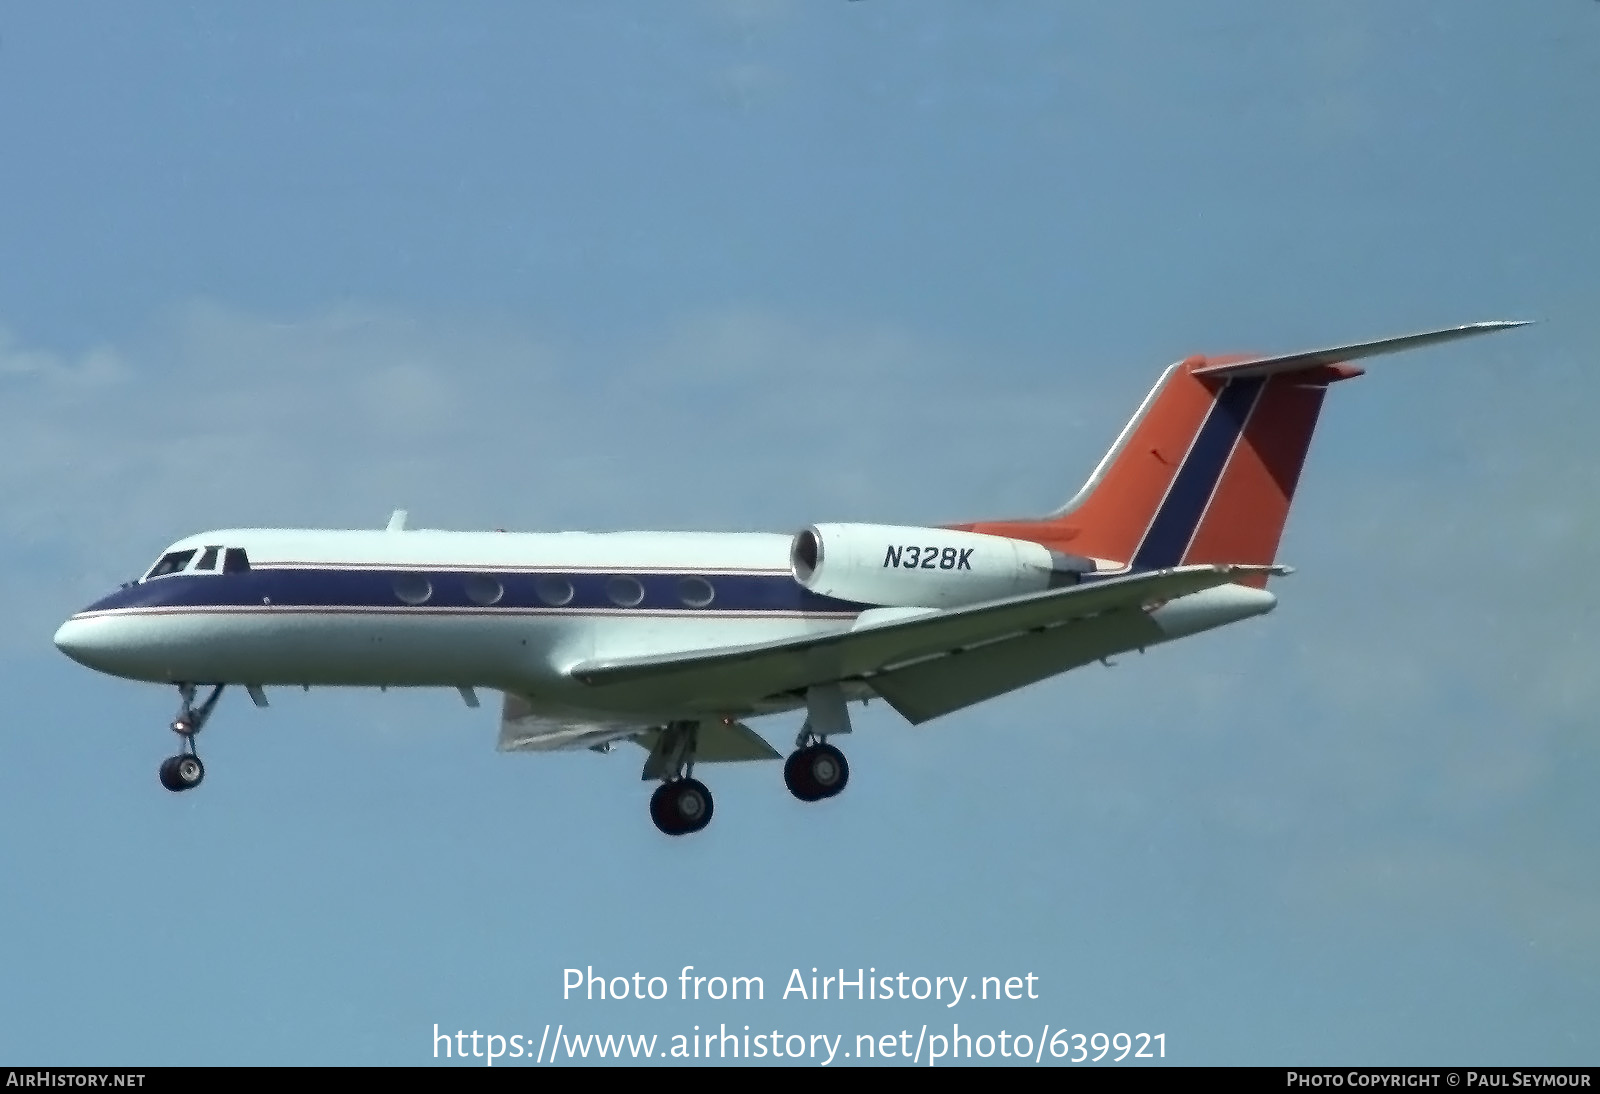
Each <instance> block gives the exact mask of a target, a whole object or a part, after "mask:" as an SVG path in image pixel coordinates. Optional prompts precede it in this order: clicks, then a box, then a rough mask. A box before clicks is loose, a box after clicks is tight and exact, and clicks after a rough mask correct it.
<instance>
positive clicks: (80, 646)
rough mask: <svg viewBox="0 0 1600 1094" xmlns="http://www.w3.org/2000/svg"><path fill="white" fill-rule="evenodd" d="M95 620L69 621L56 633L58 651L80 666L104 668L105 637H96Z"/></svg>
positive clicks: (101, 635)
mask: <svg viewBox="0 0 1600 1094" xmlns="http://www.w3.org/2000/svg"><path fill="white" fill-rule="evenodd" d="M95 622H96V621H95V620H93V619H69V620H67V621H66V622H65V623H63V624H61V629H60V630H58V631H56V649H58V650H60V651H61V652H62V653H64V654H66V655H67V656H68V657H70V658H72V659H73V660H74V661H76V662H77V663H78V664H80V665H87V666H88V667H89V668H91V669H98V668H101V667H102V664H103V662H104V660H105V654H106V652H107V651H106V650H105V649H104V648H103V647H104V646H105V641H104V635H103V634H100V635H96V633H95V631H96V628H95Z"/></svg>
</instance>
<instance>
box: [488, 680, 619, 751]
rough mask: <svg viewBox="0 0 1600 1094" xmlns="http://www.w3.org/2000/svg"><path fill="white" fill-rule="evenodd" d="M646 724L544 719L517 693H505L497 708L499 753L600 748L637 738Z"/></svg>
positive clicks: (497, 748)
mask: <svg viewBox="0 0 1600 1094" xmlns="http://www.w3.org/2000/svg"><path fill="white" fill-rule="evenodd" d="M649 728H650V727H649V726H647V725H642V724H637V725H635V724H619V723H611V722H585V721H580V720H574V719H567V718H548V717H545V716H543V715H540V714H536V713H534V711H533V708H532V707H531V706H530V705H529V704H528V701H527V700H526V699H524V698H523V697H522V696H520V695H514V694H512V693H510V692H507V693H506V696H505V702H504V703H503V704H501V707H500V738H499V740H498V742H497V743H496V745H495V748H496V750H497V751H500V752H572V751H577V750H578V749H580V748H588V749H594V750H597V751H604V750H605V748H606V746H608V745H610V744H611V743H612V742H613V741H621V740H627V739H629V738H632V737H637V736H638V735H639V734H641V733H644V732H645V731H647V730H648V729H649Z"/></svg>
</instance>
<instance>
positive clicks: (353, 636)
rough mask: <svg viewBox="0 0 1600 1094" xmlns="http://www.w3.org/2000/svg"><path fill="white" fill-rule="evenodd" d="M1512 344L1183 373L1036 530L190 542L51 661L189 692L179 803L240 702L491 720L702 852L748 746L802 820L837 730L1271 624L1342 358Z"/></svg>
mask: <svg viewBox="0 0 1600 1094" xmlns="http://www.w3.org/2000/svg"><path fill="white" fill-rule="evenodd" d="M1521 325H1522V324H1520V323H1509V322H1491V323H1478V324H1473V325H1471V326H1466V327H1456V328H1451V329H1447V330H1439V331H1431V332H1427V333H1423V334H1414V335H1408V336H1404V337H1399V338H1389V339H1384V340H1381V341H1377V342H1367V343H1362V344H1357V345H1350V346H1341V347H1337V348H1333V349H1327V350H1318V351H1312V352H1308V353H1296V354H1289V355H1284V356H1273V357H1247V358H1240V357H1224V358H1216V357H1211V358H1207V357H1191V358H1189V359H1187V360H1184V361H1180V362H1178V363H1177V364H1174V365H1172V366H1171V367H1169V368H1168V369H1167V370H1166V371H1165V372H1164V373H1163V374H1162V376H1161V378H1160V379H1159V381H1158V382H1157V383H1156V386H1155V387H1154V389H1153V390H1152V391H1151V392H1150V394H1149V395H1148V396H1147V397H1146V398H1145V400H1144V402H1143V403H1142V404H1141V405H1140V406H1139V408H1138V410H1137V412H1136V413H1135V414H1134V416H1133V418H1132V420H1131V421H1129V422H1128V424H1127V426H1126V427H1125V428H1124V429H1123V430H1122V433H1121V435H1120V436H1119V437H1118V438H1117V440H1116V443H1115V444H1114V445H1113V446H1112V447H1111V450H1110V451H1109V452H1107V453H1106V455H1105V458H1104V459H1102V460H1101V461H1100V464H1099V466H1098V467H1096V468H1095V470H1094V472H1093V474H1092V475H1090V477H1089V480H1088V482H1087V483H1086V484H1085V485H1084V487H1083V489H1082V490H1080V491H1079V493H1078V495H1077V496H1076V497H1075V498H1073V499H1072V501H1070V502H1069V503H1068V504H1067V505H1066V506H1065V507H1063V508H1062V509H1061V510H1059V511H1058V512H1056V513H1054V514H1052V515H1050V516H1047V517H1043V518H1039V519H1031V520H1004V521H985V522H978V523H972V524H961V525H949V526H943V527H893V526H885V525H874V524H817V525H813V526H812V527H809V528H806V529H804V530H802V531H800V532H799V533H798V534H795V535H768V534H701V533H684V532H607V533H574V532H561V533H552V534H513V533H504V532H447V531H432V530H412V529H408V528H407V527H406V520H405V515H404V513H403V512H397V513H396V514H395V516H394V518H393V519H392V520H391V521H390V523H389V526H388V527H387V528H386V529H382V530H378V529H374V530H370V531H322V530H280V529H240V530H229V531H219V532H205V533H202V534H200V535H196V536H189V537H187V538H185V539H181V540H179V541H178V542H176V543H174V544H173V545H172V546H170V547H168V548H167V549H166V550H165V551H163V552H162V553H161V556H160V558H159V559H157V560H156V562H155V564H154V565H153V566H151V567H150V568H149V570H148V571H147V572H146V573H145V574H144V576H143V577H141V578H139V580H137V581H134V582H130V583H128V584H126V585H124V586H123V587H122V588H120V589H118V590H117V591H115V592H113V593H111V594H110V595H109V596H107V597H105V598H104V599H102V600H99V601H98V602H96V603H94V604H92V605H90V606H89V607H88V608H85V609H84V610H83V611H81V612H79V613H78V614H76V615H74V616H73V617H72V618H71V619H69V620H68V621H67V622H66V623H65V624H63V625H62V627H61V629H60V630H59V631H58V632H57V633H56V636H55V643H56V645H57V646H58V647H59V648H60V649H61V650H62V651H63V652H64V653H66V654H67V655H68V656H69V657H71V658H73V659H74V660H76V661H79V662H81V663H82V664H84V665H87V666H89V667H90V668H93V669H98V670H99V671H101V672H105V673H110V674H113V675H116V676H120V677H125V678H128V679H133V680H142V681H150V682H155V683H163V684H168V685H176V686H177V689H178V694H179V696H180V700H181V705H180V707H179V709H178V713H177V716H176V717H175V718H174V719H173V722H172V729H173V730H174V731H175V732H176V733H177V734H178V736H179V738H180V739H181V742H182V745H181V749H180V751H179V753H178V754H177V755H175V756H172V757H171V758H169V759H168V760H166V761H165V762H164V763H162V765H161V771H160V773H161V783H162V785H163V786H165V787H166V788H167V789H168V790H173V791H182V790H189V789H192V788H193V787H195V786H198V785H199V784H200V781H201V779H202V778H204V775H205V768H204V766H203V765H202V764H201V762H200V757H199V756H198V755H197V753H196V749H195V737H196V735H197V734H199V732H200V730H201V729H202V728H203V727H204V726H205V725H206V723H207V721H208V720H209V719H210V717H211V715H212V713H213V712H214V711H215V710H216V706H217V700H218V699H219V698H220V697H221V695H222V692H223V689H224V687H226V686H227V685H230V684H233V685H240V686H242V687H243V688H244V689H245V690H246V691H247V692H248V693H249V695H250V697H251V699H252V700H253V701H254V702H255V704H256V705H257V706H261V707H264V706H266V705H267V691H266V689H268V688H270V687H302V688H310V687H314V686H324V687H328V686H345V687H350V686H354V687H381V688H399V687H434V688H454V689H456V690H458V691H459V692H460V694H461V696H462V697H463V699H464V700H465V702H466V704H467V705H468V706H472V707H475V706H477V705H478V689H491V690H494V691H499V692H502V693H503V694H504V705H503V708H502V714H501V721H500V737H499V747H500V748H501V749H502V750H506V751H551V750H563V749H577V748H588V749H593V750H596V751H609V750H610V748H611V746H612V745H613V744H614V743H616V742H619V741H632V742H634V743H635V744H637V745H639V746H641V747H642V748H643V749H644V750H645V751H646V752H647V754H648V755H647V758H646V759H645V762H644V774H643V778H644V779H645V780H647V781H659V783H660V785H659V786H658V787H657V789H656V791H655V793H654V794H653V795H652V796H651V799H650V816H651V819H652V820H654V822H655V824H656V826H657V827H658V828H659V829H660V830H661V831H662V832H665V833H667V834H669V835H683V834H686V833H690V832H697V831H700V830H701V829H703V828H704V827H705V826H706V825H707V823H709V822H710V820H711V814H712V798H711V792H710V790H708V789H707V788H706V786H705V785H704V784H703V783H701V782H700V781H699V780H698V779H696V778H694V771H695V766H696V764H699V763H715V762H721V761H735V760H764V759H777V758H779V753H778V752H777V751H776V750H774V749H773V747H772V746H771V745H770V744H768V743H767V741H766V740H765V739H763V738H762V737H761V736H759V735H758V734H757V733H755V732H754V731H753V730H752V729H751V728H750V727H749V725H748V724H747V719H751V718H756V717H759V716H762V715H767V714H775V713H779V712H783V711H792V710H803V711H804V712H805V719H804V724H803V726H802V727H801V729H800V731H799V735H798V737H797V738H796V741H795V749H794V751H793V752H792V753H791V754H790V755H789V757H788V760H787V762H785V763H784V765H783V774H784V781H785V783H786V784H787V785H788V788H789V791H790V793H792V794H793V795H794V796H795V797H797V798H799V799H800V800H802V801H807V802H813V801H818V800H821V799H825V798H831V797H833V796H834V795H836V794H838V793H839V792H840V791H841V790H843V789H844V787H845V783H846V782H847V781H848V779H849V767H848V766H847V764H846V762H845V758H844V754H843V753H842V752H840V751H839V749H838V748H837V747H836V746H835V745H834V744H833V743H832V740H833V739H834V738H837V737H838V736H840V735H841V734H844V733H848V732H850V713H849V705H850V704H851V703H852V702H856V701H862V702H864V701H866V700H868V699H870V698H881V699H882V700H883V701H884V702H886V703H888V704H889V705H890V706H891V707H893V708H894V709H895V710H896V711H898V712H899V713H900V714H902V715H903V716H904V717H905V718H906V719H907V720H908V721H910V722H912V723H914V724H917V723H922V722H926V721H928V720H929V719H932V718H937V717H939V716H940V715H944V714H948V713H950V712H952V711H957V710H961V709H963V708H965V707H968V706H970V705H972V704H974V703H978V702H982V701H983V700H985V699H989V698H992V697H994V696H997V695H1001V694H1004V693H1006V692H1009V691H1012V690H1014V689H1016V688H1020V687H1023V686H1025V685H1028V684H1032V683H1035V682H1037V681H1040V680H1044V679H1046V678H1047V677H1050V676H1054V675H1056V674H1057V673H1061V672H1064V671H1066V670H1068V669H1071V668H1075V667H1078V666H1081V665H1087V664H1090V663H1093V662H1096V661H1102V660H1104V659H1107V658H1109V657H1111V656H1113V655H1115V654H1119V653H1125V652H1129V651H1133V650H1139V651H1143V650H1145V649H1147V648H1148V647H1150V646H1155V645H1159V644H1161V643H1163V642H1167V641H1170V640H1172V639H1174V638H1180V637H1183V636H1185V635H1191V634H1196V633H1198V632H1201V631H1207V630H1211V629H1213V628H1215V627H1220V626H1222V625H1224V624H1227V623H1233V622H1236V621H1239V620H1243V619H1247V618H1250V617H1252V616H1258V615H1261V614H1263V613H1265V612H1268V611H1271V610H1272V608H1273V607H1274V606H1275V605H1276V603H1277V600H1276V598H1275V597H1274V595H1273V594H1272V593H1270V592H1268V591H1267V589H1266V583H1267V578H1268V577H1269V576H1270V575H1277V574H1283V573H1287V572H1288V571H1287V568H1286V567H1282V566H1278V565H1276V551H1277V547H1278V541H1279V537H1280V535H1281V533H1282V530H1283V526H1284V521H1285V520H1286V519H1287V517H1288V513H1289V504H1290V502H1291V500H1292V498H1293V496H1294V490H1295V485H1296V482H1297V480H1298V478H1299V474H1300V469H1301V465H1302V462H1303V460H1304V458H1305V454H1306V451H1307V448H1308V446H1309V444H1310V441H1311V434H1312V430H1313V428H1314V427H1315V425H1316V421H1317V416H1318V413H1319V411H1320V409H1321V406H1322V401H1323V397H1324V395H1325V394H1326V392H1327V388H1328V386H1329V385H1330V384H1332V383H1335V382H1337V381H1340V380H1344V379H1348V378H1350V377H1352V376H1357V375H1360V374H1361V372H1362V370H1361V369H1360V368H1359V367H1357V366H1355V365H1352V364H1350V362H1351V361H1355V360H1358V359H1362V358H1366V357H1374V356H1377V355H1380V354H1386V353H1393V352H1396V351H1399V350H1405V349H1411V348H1416V347H1421V346H1427V345H1433V344H1437V343H1442V342H1448V341H1452V340H1455V339H1459V338H1466V337H1470V336H1473V335H1477V334H1483V333H1487V332H1490V331H1496V330H1503V329H1506V328H1508V327H1515V326H1521Z"/></svg>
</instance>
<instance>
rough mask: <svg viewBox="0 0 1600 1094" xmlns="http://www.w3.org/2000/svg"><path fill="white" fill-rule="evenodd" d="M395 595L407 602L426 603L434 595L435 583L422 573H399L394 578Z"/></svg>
mask: <svg viewBox="0 0 1600 1094" xmlns="http://www.w3.org/2000/svg"><path fill="white" fill-rule="evenodd" d="M394 595H395V596H397V597H399V598H400V599H401V600H403V601H404V602H405V603H407V604H426V603H427V602H428V598H429V597H430V596H432V595H433V584H432V583H431V582H429V581H428V579H427V578H426V577H423V576H422V575H421V574H399V575H396V577H395V579H394Z"/></svg>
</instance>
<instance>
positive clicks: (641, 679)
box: [570, 565, 1287, 716]
mask: <svg viewBox="0 0 1600 1094" xmlns="http://www.w3.org/2000/svg"><path fill="white" fill-rule="evenodd" d="M1286 572H1287V570H1286V568H1285V567H1281V566H1243V565H1208V566H1180V567H1176V568H1173V569H1167V570H1153V571H1149V572H1145V573H1139V574H1128V575H1125V576H1120V577H1112V578H1105V579H1102V580H1097V581H1092V582H1088V583H1085V584H1082V585H1074V586H1069V587H1067V588H1064V589H1052V590H1048V591H1046V592H1041V593H1030V594H1028V595H1026V596H1018V597H1008V598H1006V599H1004V600H993V601H988V602H986V603H983V604H976V605H973V606H971V607H966V608H958V609H954V610H951V611H934V610H927V611H917V612H914V613H909V614H908V613H906V612H903V611H900V610H896V609H888V610H886V611H885V612H884V613H882V614H876V613H874V612H870V611H869V612H864V613H862V616H861V618H859V619H858V620H857V622H856V625H855V627H854V628H853V629H851V630H848V631H836V632H832V633H829V634H824V635H807V636H802V637H798V638H792V639H784V640H781V641H777V642H765V643H760V644H756V645H748V646H734V647H727V648H721V649H710V650H695V651H689V652H685V653H673V654H664V655H660V656H650V657H629V658H620V659H616V660H603V661H587V662H583V663H581V664H579V665H576V666H574V667H573V668H572V669H571V670H570V671H571V675H572V676H573V677H575V678H576V679H578V680H581V681H583V682H584V683H587V684H590V685H593V686H595V687H607V688H622V689H625V690H628V691H634V690H635V689H637V691H638V692H639V694H640V696H641V697H642V696H645V695H648V697H649V698H650V699H651V700H652V701H654V702H659V703H662V704H670V703H695V702H696V701H697V700H698V701H699V702H701V703H703V702H704V699H705V697H707V696H728V697H734V696H737V697H740V698H741V699H742V700H745V701H755V700H759V699H762V698H766V697H769V696H774V695H779V694H783V693H788V692H797V691H800V690H802V689H804V688H807V687H810V686H811V685H813V684H821V683H828V682H832V681H838V680H847V679H853V678H860V677H863V676H866V675H869V674H873V673H882V674H884V678H885V679H892V678H893V676H894V674H895V673H896V671H899V670H906V669H909V668H910V666H911V665H912V664H913V663H916V662H921V661H924V660H927V659H939V660H941V661H942V660H944V659H946V658H948V657H950V656H952V655H962V656H968V657H970V656H971V655H972V654H973V653H974V652H975V651H977V650H981V649H983V648H984V647H987V646H989V645H990V644H991V643H1004V642H1005V641H1006V640H1008V639H1016V638H1020V637H1021V636H1024V635H1027V634H1030V633H1044V632H1048V631H1049V630H1050V629H1052V628H1057V627H1061V626H1063V625H1064V624H1068V623H1074V622H1080V621H1083V620H1088V619H1091V618H1095V617H1098V616H1103V615H1106V614H1107V613H1113V612H1119V611H1125V610H1129V609H1133V610H1137V609H1138V608H1140V607H1142V606H1144V605H1147V604H1149V603H1151V602H1154V601H1163V600H1171V599H1174V598H1176V597H1180V596H1186V595H1188V594H1190V593H1197V592H1200V591H1202V590H1204V589H1209V588H1214V587H1216V586H1219V585H1226V584H1229V583H1231V582H1233V581H1236V580H1238V579H1240V578H1243V577H1247V576H1252V575H1258V574H1264V573H1279V574H1281V573H1286ZM1139 614H1141V615H1142V614H1143V613H1139ZM1124 648H1125V647H1124ZM993 657H1000V658H1001V660H1003V656H1002V655H999V654H998V653H996V654H995V655H992V656H991V658H990V659H991V660H992V659H993ZM946 668H948V666H946ZM934 671H935V672H937V671H939V670H937V669H935V670H934ZM1046 675H1048V673H1046ZM1040 678H1041V679H1042V677H1040ZM901 679H902V680H905V679H908V677H904V676H902V677H901ZM909 679H915V677H912V678H909ZM876 684H877V681H876V680H875V681H874V686H876ZM890 686H891V687H893V685H892V684H891V685H890ZM1017 686H1020V685H1017ZM1007 690H1008V689H1007ZM995 694H998V692H996V693H995ZM886 697H888V696H887V695H886ZM890 701H891V702H893V700H892V699H891V700H890ZM972 701H974V702H975V701H977V700H972ZM963 705H964V704H963ZM951 709H955V708H951ZM930 716H931V715H930Z"/></svg>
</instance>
